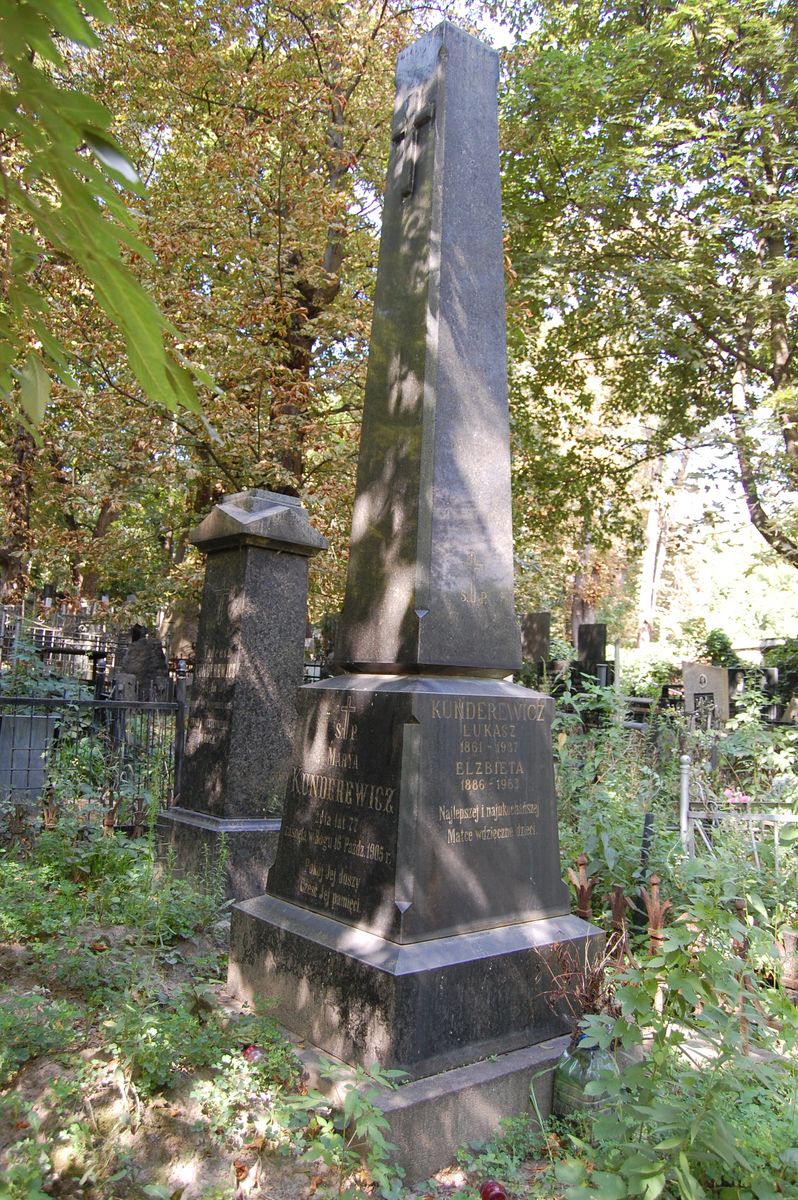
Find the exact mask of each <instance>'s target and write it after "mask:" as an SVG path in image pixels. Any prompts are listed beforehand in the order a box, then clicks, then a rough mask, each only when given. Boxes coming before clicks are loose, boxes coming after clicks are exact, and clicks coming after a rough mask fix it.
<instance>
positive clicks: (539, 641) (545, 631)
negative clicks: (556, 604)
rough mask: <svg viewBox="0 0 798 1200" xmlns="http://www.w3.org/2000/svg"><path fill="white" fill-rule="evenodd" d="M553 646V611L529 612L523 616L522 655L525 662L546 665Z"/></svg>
mask: <svg viewBox="0 0 798 1200" xmlns="http://www.w3.org/2000/svg"><path fill="white" fill-rule="evenodd" d="M550 646H551V613H550V612H527V613H524V614H523V615H522V617H521V655H522V657H523V659H524V662H530V663H533V664H534V665H535V666H545V665H546V663H547V662H548V661H549V648H550Z"/></svg>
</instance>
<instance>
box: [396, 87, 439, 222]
mask: <svg viewBox="0 0 798 1200" xmlns="http://www.w3.org/2000/svg"><path fill="white" fill-rule="evenodd" d="M411 114H412V115H411ZM434 116H435V105H434V104H433V103H432V102H429V103H427V104H423V105H421V106H420V107H419V106H418V99H417V98H416V100H415V102H414V101H413V99H412V98H411V100H410V101H409V102H408V105H407V107H406V108H404V111H401V112H399V113H397V115H396V117H394V121H393V126H392V129H391V141H392V142H393V144H394V146H395V147H396V155H397V162H396V166H397V172H396V176H397V177H398V180H399V195H400V196H401V197H402V199H403V200H406V199H407V198H408V196H412V195H413V187H414V185H415V179H416V163H417V161H418V153H419V145H418V142H419V133H420V131H421V130H422V129H423V128H424V127H425V126H428V125H430V124H431V122H432V120H433V118H434Z"/></svg>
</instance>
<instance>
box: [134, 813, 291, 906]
mask: <svg viewBox="0 0 798 1200" xmlns="http://www.w3.org/2000/svg"><path fill="white" fill-rule="evenodd" d="M157 833H158V840H159V856H160V858H161V860H162V861H163V860H164V859H165V858H166V857H167V856H170V855H171V857H172V858H173V860H174V864H175V869H176V870H177V872H178V873H179V874H180V875H183V876H190V877H191V878H193V879H195V880H196V881H197V882H198V883H199V884H200V886H201V887H206V888H207V887H211V886H217V885H218V884H219V883H220V882H221V883H222V887H223V894H224V898H225V899H226V900H248V899H249V898H250V896H258V895H260V893H261V892H262V891H263V890H264V888H265V887H266V876H267V875H268V872H269V867H270V866H271V865H272V863H273V862H274V856H275V854H276V853H277V841H278V837H279V834H280V819H279V817H278V818H245V817H239V818H227V819H225V818H222V817H212V816H209V815H208V813H201V812H194V811H192V810H191V809H187V808H178V807H175V808H170V809H168V810H167V811H166V812H163V813H160V814H159V816H158V827H157ZM220 872H222V873H223V879H222V880H221V881H220V879H219V875H220Z"/></svg>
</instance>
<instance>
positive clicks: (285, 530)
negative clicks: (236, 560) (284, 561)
mask: <svg viewBox="0 0 798 1200" xmlns="http://www.w3.org/2000/svg"><path fill="white" fill-rule="evenodd" d="M189 541H190V542H191V543H192V545H194V546H196V547H197V549H198V550H202V551H203V553H205V554H213V553H216V552H218V551H220V550H229V549H232V548H234V547H242V546H255V547H260V548H262V549H267V550H278V551H281V552H282V553H287V554H301V555H304V556H305V557H309V556H310V555H312V554H318V553H319V551H320V550H326V549H327V539H326V538H324V537H322V535H321V534H320V533H318V532H317V531H316V530H315V529H314V528H313V526H312V525H311V523H310V521H309V520H308V515H307V513H306V512H305V510H304V508H303V507H302V504H301V502H300V500H299V499H298V498H297V497H296V496H283V495H281V494H280V493H278V492H268V491H265V490H264V489H262V488H247V489H246V491H243V492H234V493H233V494H232V495H229V496H225V497H224V499H223V500H222V501H221V503H220V504H215V505H214V507H213V508H212V509H211V511H210V512H209V513H208V515H207V517H205V519H204V520H203V521H201V522H200V523H199V525H198V526H197V527H196V529H192V531H191V533H190V534H189Z"/></svg>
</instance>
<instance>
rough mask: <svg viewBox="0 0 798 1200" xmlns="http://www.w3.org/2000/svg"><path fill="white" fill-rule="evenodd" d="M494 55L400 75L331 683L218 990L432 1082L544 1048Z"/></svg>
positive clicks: (568, 921) (539, 824)
mask: <svg viewBox="0 0 798 1200" xmlns="http://www.w3.org/2000/svg"><path fill="white" fill-rule="evenodd" d="M497 79H498V56H497V55H496V53H495V52H494V51H493V50H491V49H489V48H488V47H486V46H485V45H483V44H482V43H481V42H479V41H478V40H476V39H475V38H473V37H471V36H469V35H468V34H465V33H463V32H462V31H461V30H459V29H457V28H456V27H455V26H453V25H451V24H450V23H448V22H444V23H443V24H441V25H439V26H438V27H437V28H436V29H434V30H433V31H432V32H431V33H429V34H427V35H426V36H425V37H423V38H421V39H420V40H419V41H418V42H416V43H415V44H414V45H412V46H411V47H409V49H407V50H406V51H404V53H403V54H401V55H400V57H399V61H398V65H397V90H396V104H395V109H394V119H393V126H392V131H391V153H390V159H389V165H388V179H387V186H386V194H385V207H384V215H383V229H382V240H381V246H380V261H379V268H378V277H377V288H376V296H375V313H374V322H373V328H372V339H371V349H370V357H369V370H368V378H367V383H366V396H365V407H364V416H363V431H362V437H361V450H360V461H359V468H358V477H357V490H356V501H355V509H354V517H353V528H352V542H351V551H350V562H349V575H348V581H347V590H346V599H345V603H344V608H343V613H342V616H341V623H340V630H339V636H338V640H337V648H336V655H337V659H338V665H339V669H340V670H341V672H342V673H341V674H340V675H338V676H336V677H334V678H332V679H327V680H324V681H322V682H320V683H317V684H311V685H309V686H307V687H305V688H302V689H301V692H300V705H299V707H300V718H299V725H298V729H297V738H296V742H295V750H294V762H293V767H292V771H291V779H290V782H289V785H288V789H287V795H286V804H285V814H284V818H283V824H282V830H281V834H280V842H279V846H278V850H277V857H276V860H275V863H274V865H273V867H272V868H271V871H270V873H269V881H268V886H267V892H266V895H264V896H261V897H258V898H257V899H254V900H250V901H247V902H246V903H244V904H241V905H238V906H236V908H235V909H234V912H233V921H232V935H231V954H230V982H231V985H232V986H233V988H234V989H235V990H236V991H237V992H238V993H239V994H240V995H242V996H246V997H249V998H255V997H257V996H258V995H268V996H270V997H272V999H274V1000H275V1001H276V1004H277V1008H276V1015H277V1017H278V1019H279V1020H281V1021H282V1022H283V1023H284V1024H285V1025H287V1026H288V1027H289V1028H290V1029H292V1030H294V1031H295V1032H297V1033H299V1034H301V1035H302V1036H303V1037H305V1038H307V1039H308V1040H309V1041H311V1042H313V1043H314V1044H315V1045H317V1046H320V1047H322V1048H323V1049H325V1050H326V1051H328V1052H330V1053H333V1054H335V1055H337V1056H338V1057H340V1058H343V1059H345V1060H346V1061H349V1062H362V1063H366V1064H368V1063H372V1062H374V1061H375V1060H377V1061H378V1062H380V1063H381V1065H382V1066H384V1067H398V1068H400V1069H402V1070H404V1071H406V1072H407V1073H408V1074H409V1075H411V1076H413V1077H416V1078H418V1077H423V1076H428V1075H431V1074H434V1073H437V1072H440V1071H444V1070H448V1069H449V1068H452V1067H458V1066H460V1065H462V1064H466V1063H470V1062H473V1061H475V1060H476V1059H478V1058H481V1057H484V1056H486V1055H493V1054H501V1053H503V1052H505V1051H510V1050H514V1049H516V1048H518V1047H522V1046H528V1045H530V1044H532V1043H535V1042H540V1041H543V1040H544V1039H546V1038H550V1037H552V1036H554V1035H555V1034H557V1033H560V1032H561V1031H562V1030H563V1029H564V1028H565V1022H564V1020H563V1017H562V1015H561V1013H560V1012H559V1011H558V1009H557V1005H556V1004H554V1003H552V1001H551V991H552V988H551V971H550V970H549V968H548V966H547V960H550V958H551V956H552V955H555V956H557V958H558V961H560V958H561V955H562V953H563V948H564V947H566V948H570V949H571V950H573V952H574V953H577V952H578V953H579V954H580V956H581V955H582V954H583V953H584V950H585V947H586V945H589V944H590V942H591V940H592V938H593V937H594V935H595V932H596V931H594V930H592V928H591V927H590V926H589V925H587V924H586V923H585V922H583V921H580V920H578V919H577V918H576V917H572V916H570V915H569V898H568V893H567V890H566V888H565V885H564V884H563V882H562V878H561V870H560V855H559V843H558V837H557V822H556V803H555V796H554V779H553V767H552V753H551V715H552V713H551V709H552V702H551V701H550V700H549V699H548V698H547V697H545V696H543V695H540V694H537V693H535V692H531V691H529V690H528V689H526V688H522V687H519V686H517V685H515V684H513V683H511V682H507V678H506V677H507V676H508V675H510V674H511V673H512V671H513V670H514V669H515V668H517V667H518V666H520V662H521V650H520V633H519V628H518V624H517V621H516V618H515V614H514V606H513V557H512V549H513V547H512V529H511V505H510V450H509V431H508V410H507V377H506V347H505V327H504V278H503V254H502V230H501V198H500V188H499V161H498V123H497V102H496V87H497Z"/></svg>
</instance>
